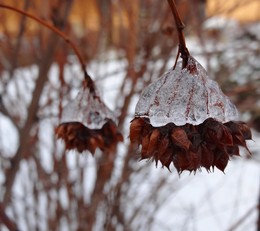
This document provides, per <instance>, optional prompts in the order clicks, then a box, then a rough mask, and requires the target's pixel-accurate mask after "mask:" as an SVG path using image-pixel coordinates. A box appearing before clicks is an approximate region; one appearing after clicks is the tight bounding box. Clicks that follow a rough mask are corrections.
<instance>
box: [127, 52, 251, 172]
mask: <svg viewBox="0 0 260 231" xmlns="http://www.w3.org/2000/svg"><path fill="white" fill-rule="evenodd" d="M237 118H238V113H237V110H236V108H235V106H234V105H233V104H232V103H231V102H230V100H229V99H228V98H227V97H226V96H225V95H224V94H223V92H222V91H221V89H220V88H219V86H218V84H217V83H216V82H215V81H213V80H210V79H208V76H207V73H206V71H205V69H204V68H203V67H202V66H201V65H200V64H199V63H198V62H197V61H196V60H195V59H194V58H193V57H191V56H190V57H189V59H188V63H187V66H186V67H185V68H183V69H182V66H181V63H178V64H177V67H176V68H175V69H174V70H170V71H168V72H167V73H166V74H164V75H163V76H162V77H161V78H159V79H158V80H157V81H156V82H154V83H152V84H150V85H149V86H148V87H147V88H145V89H144V91H143V93H142V94H141V97H140V99H139V101H138V103H137V106H136V111H135V119H134V120H133V121H132V122H131V126H130V141H131V142H132V143H137V144H138V145H141V146H142V148H141V158H142V159H150V158H151V159H153V160H155V162H156V165H157V163H158V161H160V162H161V164H162V165H163V166H166V167H167V168H169V167H170V164H171V163H173V164H174V166H175V168H176V169H177V171H178V172H179V173H181V172H182V171H183V170H189V171H196V170H197V169H200V168H201V167H205V168H206V169H207V170H210V169H211V167H212V168H214V166H216V167H217V168H218V169H220V170H222V171H224V169H225V168H226V166H227V163H228V160H229V159H230V157H231V156H233V155H239V148H238V146H239V145H240V146H244V147H245V148H247V146H246V141H245V140H248V139H251V131H250V129H249V127H248V126H247V125H246V124H245V123H243V122H239V121H237Z"/></svg>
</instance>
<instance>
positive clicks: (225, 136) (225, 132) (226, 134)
mask: <svg viewBox="0 0 260 231" xmlns="http://www.w3.org/2000/svg"><path fill="white" fill-rule="evenodd" d="M221 129H222V139H221V140H220V142H221V143H222V144H225V145H233V138H232V134H231V132H230V130H229V129H228V128H227V127H226V126H225V125H222V126H221Z"/></svg>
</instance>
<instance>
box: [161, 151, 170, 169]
mask: <svg viewBox="0 0 260 231" xmlns="http://www.w3.org/2000/svg"><path fill="white" fill-rule="evenodd" d="M172 160H173V155H172V149H171V148H168V149H167V150H166V152H165V153H164V154H163V155H160V162H161V163H162V165H163V166H165V167H167V168H168V170H169V171H170V164H171V162H172Z"/></svg>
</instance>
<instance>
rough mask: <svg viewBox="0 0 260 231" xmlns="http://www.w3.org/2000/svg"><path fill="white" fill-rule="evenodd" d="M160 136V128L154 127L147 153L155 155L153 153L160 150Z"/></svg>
mask: <svg viewBox="0 0 260 231" xmlns="http://www.w3.org/2000/svg"><path fill="white" fill-rule="evenodd" d="M159 138H160V131H159V130H158V129H156V128H155V129H154V130H153V131H152V134H151V136H150V142H149V146H148V150H147V155H151V156H153V153H154V152H156V151H158V148H157V146H158V141H159Z"/></svg>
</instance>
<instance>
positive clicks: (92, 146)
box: [55, 119, 123, 155]
mask: <svg viewBox="0 0 260 231" xmlns="http://www.w3.org/2000/svg"><path fill="white" fill-rule="evenodd" d="M55 133H56V135H57V136H58V138H61V139H63V140H64V142H65V146H66V149H67V150H72V149H76V150H77V151H78V152H83V151H86V150H88V151H90V152H91V153H92V155H94V153H95V151H96V149H97V148H99V149H100V150H102V151H104V152H114V151H115V149H116V145H117V143H118V142H119V141H123V136H122V135H121V134H120V133H119V132H118V131H117V127H116V125H115V123H114V122H113V121H112V120H110V119H109V120H107V122H106V123H105V124H104V125H103V127H102V128H100V129H90V128H87V127H86V126H84V125H83V124H82V123H80V122H67V123H62V124H60V125H59V126H58V127H57V128H56V130H55Z"/></svg>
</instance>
